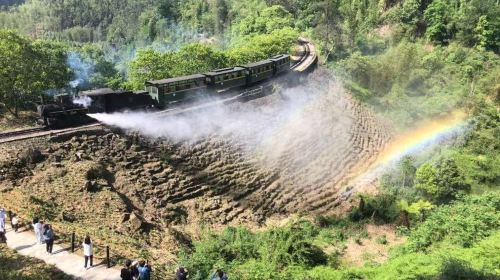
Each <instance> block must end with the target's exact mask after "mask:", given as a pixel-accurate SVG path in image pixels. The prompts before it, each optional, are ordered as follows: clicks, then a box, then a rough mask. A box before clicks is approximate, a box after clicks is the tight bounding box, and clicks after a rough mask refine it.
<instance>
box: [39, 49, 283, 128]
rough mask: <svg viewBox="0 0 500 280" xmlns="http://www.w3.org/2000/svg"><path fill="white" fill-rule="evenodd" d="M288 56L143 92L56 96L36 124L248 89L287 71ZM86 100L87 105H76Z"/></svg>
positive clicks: (148, 85) (165, 82)
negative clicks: (236, 89) (79, 100)
mask: <svg viewBox="0 0 500 280" xmlns="http://www.w3.org/2000/svg"><path fill="white" fill-rule="evenodd" d="M290 62H291V60H290V56H289V55H285V54H281V55H276V56H274V57H271V58H269V59H266V60H262V61H259V62H255V63H250V64H246V65H241V66H236V67H230V68H223V69H217V70H213V71H210V72H207V73H203V74H194V75H189V76H182V77H175V78H168V79H162V80H154V81H147V82H145V89H146V90H145V91H139V92H132V91H127V90H113V89H109V88H102V89H95V90H89V91H81V92H79V93H78V94H77V95H76V97H73V98H72V97H71V96H70V95H61V96H56V97H55V98H54V101H53V102H52V103H51V104H44V105H39V106H38V108H37V111H38V117H39V122H40V123H41V124H43V125H45V126H47V127H63V126H69V125H74V124H80V123H83V122H87V121H89V119H90V118H89V117H88V116H87V114H88V113H113V112H120V111H126V110H132V111H133V110H162V109H165V108H169V107H173V106H175V105H176V104H178V103H183V102H189V101H190V100H195V99H198V98H199V97H201V96H204V95H207V94H208V95H221V94H224V93H226V92H228V91H230V90H231V89H235V88H244V87H251V86H252V85H255V84H257V83H260V82H262V81H264V80H267V79H270V78H272V77H274V76H277V75H280V74H282V73H285V72H287V71H289V70H290ZM81 98H86V99H88V100H89V102H88V103H89V104H88V106H84V105H81V104H78V102H75V100H78V99H81Z"/></svg>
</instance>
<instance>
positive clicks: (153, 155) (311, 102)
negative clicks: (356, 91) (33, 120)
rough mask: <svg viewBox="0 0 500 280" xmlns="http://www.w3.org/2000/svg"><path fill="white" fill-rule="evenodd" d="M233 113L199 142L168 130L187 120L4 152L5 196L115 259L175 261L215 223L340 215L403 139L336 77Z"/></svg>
mask: <svg viewBox="0 0 500 280" xmlns="http://www.w3.org/2000/svg"><path fill="white" fill-rule="evenodd" d="M224 110H225V111H224V113H223V114H220V115H218V117H219V118H218V121H217V122H207V123H203V124H204V125H208V126H209V127H210V129H207V127H205V128H199V129H198V130H199V131H198V132H200V133H196V136H195V137H193V138H186V137H185V135H184V136H183V137H184V138H182V139H180V138H173V137H169V136H168V135H169V133H168V132H169V131H170V130H169V128H168V127H166V128H165V127H163V128H162V127H160V126H162V125H165V126H168V124H169V123H175V122H176V121H178V120H176V119H164V120H162V122H161V123H159V124H157V125H158V126H159V127H156V130H157V131H159V132H164V133H163V134H162V133H158V136H162V137H159V138H156V137H143V136H141V134H140V133H139V134H138V133H130V134H127V135H125V134H123V133H114V132H110V131H107V130H105V129H92V130H89V131H87V132H79V133H78V134H75V135H70V136H64V137H53V138H48V139H36V140H30V141H25V142H16V143H11V144H6V145H2V146H0V148H1V151H0V152H1V155H2V160H0V186H1V187H0V201H2V203H3V204H5V206H7V207H8V208H9V209H13V210H15V211H17V212H18V213H20V214H21V215H22V216H24V217H27V218H28V217H29V216H30V215H33V214H34V213H38V214H40V213H42V215H45V216H46V219H49V220H51V222H52V223H53V224H54V226H55V228H56V231H58V232H61V233H62V232H71V231H73V230H75V231H76V232H77V234H78V235H80V236H81V235H83V234H85V233H87V232H89V231H90V232H92V233H93V235H95V236H98V238H97V239H99V240H100V242H101V243H102V244H110V243H112V244H113V246H112V250H113V253H114V254H117V255H121V256H128V257H133V256H134V255H135V256H138V255H139V254H142V255H144V254H146V253H147V254H149V255H151V257H153V259H159V260H172V259H173V258H174V255H173V254H174V253H175V251H176V250H177V249H178V248H179V247H180V246H182V245H183V244H189V242H190V239H191V238H196V236H198V235H199V234H200V232H201V230H202V228H204V227H206V226H208V227H215V228H216V227H218V226H221V225H226V224H245V225H247V226H253V227H260V226H263V225H264V224H265V223H266V222H267V221H269V220H272V219H280V218H283V217H287V216H289V215H290V214H293V213H299V212H300V213H306V214H310V215H316V214H329V213H333V212H335V211H336V209H338V207H339V205H342V202H343V201H344V200H347V199H348V198H349V195H350V194H351V193H352V190H353V188H354V189H356V188H358V187H359V186H355V185H352V184H351V183H350V180H351V179H352V178H354V177H356V175H358V174H360V173H362V172H363V171H364V170H365V169H366V168H367V167H368V166H369V165H370V164H371V163H372V162H373V161H374V160H375V159H376V156H377V154H378V153H379V152H380V151H381V150H382V149H383V148H384V146H385V145H386V143H387V142H388V140H389V139H390V137H391V136H390V128H389V127H388V126H387V125H385V124H384V122H383V121H382V120H380V119H379V118H378V117H377V116H376V115H375V114H374V113H373V112H371V111H370V110H369V109H367V108H366V107H364V106H362V105H361V104H359V103H358V102H356V101H354V100H353V99H352V98H350V97H349V96H348V95H347V94H345V93H344V92H343V90H342V87H341V86H340V85H339V84H338V83H337V82H335V79H334V78H332V77H330V76H329V75H328V74H327V73H326V72H324V71H316V72H315V73H313V74H311V76H309V78H308V81H307V82H306V83H303V84H302V85H301V86H298V87H294V88H291V89H278V90H277V92H276V93H275V94H272V95H269V96H266V97H263V98H260V99H256V100H253V101H249V102H247V103H236V104H232V105H230V106H229V107H228V108H226V109H224ZM201 114H202V116H205V117H206V118H210V117H211V115H210V114H211V113H210V111H208V112H201ZM176 118H180V117H176ZM183 118H191V117H190V116H184V117H183ZM191 120H195V122H199V118H191ZM183 121H184V123H185V124H186V122H185V121H186V120H183ZM188 124H189V123H188ZM137 130H141V128H140V127H137ZM147 134H148V135H151V132H148V133H147ZM368 183H369V182H368ZM141 248H142V249H144V248H146V249H147V250H146V251H147V252H146V253H145V252H144V250H141ZM166 251H167V252H171V254H165V252H166ZM131 255H132V256H131Z"/></svg>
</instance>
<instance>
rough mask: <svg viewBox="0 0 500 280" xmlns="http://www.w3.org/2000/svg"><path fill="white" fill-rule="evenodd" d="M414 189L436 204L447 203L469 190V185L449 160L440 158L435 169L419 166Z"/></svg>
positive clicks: (427, 164) (428, 164)
mask: <svg viewBox="0 0 500 280" xmlns="http://www.w3.org/2000/svg"><path fill="white" fill-rule="evenodd" d="M415 187H416V188H417V189H419V190H422V191H423V192H424V193H425V194H426V195H427V197H429V198H430V199H432V200H434V201H436V202H448V201H450V200H453V199H454V198H456V197H457V195H458V194H460V193H462V192H464V191H465V192H467V191H469V190H470V185H469V184H467V182H466V181H465V177H464V176H463V175H462V174H461V172H460V170H459V169H458V166H457V164H456V163H455V161H454V160H453V159H451V158H441V159H440V160H439V161H438V162H437V164H436V166H435V167H434V166H432V165H431V164H430V163H424V164H423V165H422V166H420V167H419V168H418V170H417V173H416V185H415Z"/></svg>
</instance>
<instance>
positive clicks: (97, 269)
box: [7, 227, 120, 280]
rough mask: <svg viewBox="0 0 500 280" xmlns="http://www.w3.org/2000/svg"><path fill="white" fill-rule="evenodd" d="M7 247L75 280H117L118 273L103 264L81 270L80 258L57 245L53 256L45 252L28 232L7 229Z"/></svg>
mask: <svg viewBox="0 0 500 280" xmlns="http://www.w3.org/2000/svg"><path fill="white" fill-rule="evenodd" d="M7 246H8V247H9V248H12V249H14V250H16V251H17V252H18V253H19V254H21V255H25V256H30V257H34V258H37V259H40V260H43V261H45V262H46V263H48V264H53V265H55V266H56V267H57V268H59V269H60V270H62V271H64V272H65V273H66V274H68V275H72V276H74V277H75V278H76V279H82V280H83V279H89V280H90V279H92V280H115V279H116V280H118V279H120V271H119V270H118V269H116V268H106V265H105V264H99V262H97V263H94V267H92V268H90V269H88V270H87V269H85V268H83V264H84V260H83V257H82V256H78V255H75V254H72V253H70V252H69V251H67V250H66V249H64V248H63V247H61V246H60V245H58V244H54V248H53V251H52V252H53V254H52V255H49V254H47V252H46V251H45V245H39V244H36V238H35V235H34V234H33V233H32V232H30V231H19V232H18V233H15V232H14V230H12V228H10V227H7Z"/></svg>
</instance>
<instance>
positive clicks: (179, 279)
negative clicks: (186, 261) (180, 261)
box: [175, 266, 188, 280]
mask: <svg viewBox="0 0 500 280" xmlns="http://www.w3.org/2000/svg"><path fill="white" fill-rule="evenodd" d="M187 275H188V272H187V270H186V269H185V268H184V267H182V266H181V267H179V269H177V272H176V273H175V280H187Z"/></svg>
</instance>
